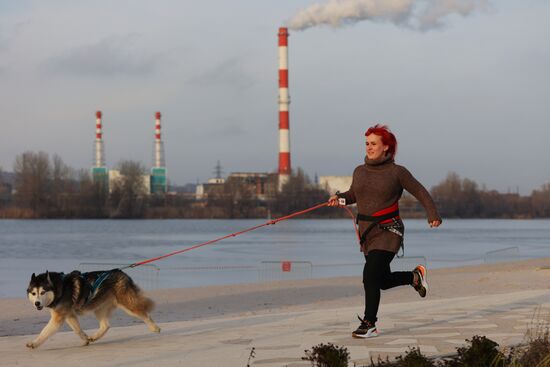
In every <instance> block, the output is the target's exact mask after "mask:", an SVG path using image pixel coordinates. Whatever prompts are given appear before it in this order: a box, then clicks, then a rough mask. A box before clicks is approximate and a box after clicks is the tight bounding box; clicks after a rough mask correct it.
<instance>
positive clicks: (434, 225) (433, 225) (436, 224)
mask: <svg viewBox="0 0 550 367" xmlns="http://www.w3.org/2000/svg"><path fill="white" fill-rule="evenodd" d="M428 223H429V224H430V227H431V228H437V227H439V226H440V225H441V221H440V220H438V219H436V220H432V221H431V222H428Z"/></svg>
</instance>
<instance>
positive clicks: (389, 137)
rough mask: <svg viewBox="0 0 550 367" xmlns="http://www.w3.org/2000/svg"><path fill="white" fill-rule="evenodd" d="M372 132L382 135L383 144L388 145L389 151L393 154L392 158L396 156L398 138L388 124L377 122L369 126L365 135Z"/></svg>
mask: <svg viewBox="0 0 550 367" xmlns="http://www.w3.org/2000/svg"><path fill="white" fill-rule="evenodd" d="M370 134H375V135H378V136H380V137H381V138H382V144H384V145H387V146H388V153H389V154H391V156H392V158H394V157H395V154H396V153H397V139H396V138H395V135H393V133H392V132H391V130H390V128H389V127H388V126H387V125H381V124H376V125H374V126H371V127H369V129H368V130H367V132H366V133H365V136H369V135H370Z"/></svg>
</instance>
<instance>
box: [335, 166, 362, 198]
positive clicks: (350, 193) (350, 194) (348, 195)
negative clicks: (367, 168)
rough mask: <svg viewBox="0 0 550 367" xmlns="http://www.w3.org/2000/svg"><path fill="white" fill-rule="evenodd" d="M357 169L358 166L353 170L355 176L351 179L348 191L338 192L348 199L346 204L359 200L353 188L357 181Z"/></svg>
mask: <svg viewBox="0 0 550 367" xmlns="http://www.w3.org/2000/svg"><path fill="white" fill-rule="evenodd" d="M356 171H357V168H356V169H355V170H354V171H353V177H352V179H351V186H350V187H349V190H348V191H346V192H339V193H337V194H336V196H338V197H339V198H344V199H346V205H351V204H355V203H356V202H357V199H356V198H355V191H354V190H353V183H354V182H355V172H356Z"/></svg>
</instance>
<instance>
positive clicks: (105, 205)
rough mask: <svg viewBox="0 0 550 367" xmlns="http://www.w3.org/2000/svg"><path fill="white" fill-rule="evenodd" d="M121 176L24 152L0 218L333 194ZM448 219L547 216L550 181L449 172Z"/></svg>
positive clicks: (165, 210)
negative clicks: (149, 183) (521, 184)
mask: <svg viewBox="0 0 550 367" xmlns="http://www.w3.org/2000/svg"><path fill="white" fill-rule="evenodd" d="M117 168H118V169H119V171H120V172H121V179H119V180H117V181H116V184H114V185H113V186H112V187H110V188H109V189H107V188H105V187H104V186H101V185H100V184H99V183H97V182H94V181H93V180H92V177H91V175H90V172H89V171H88V170H75V169H73V168H71V167H69V166H67V165H66V164H65V163H64V162H63V160H62V159H61V158H60V157H59V156H57V155H54V156H53V157H52V158H51V159H50V157H49V156H48V154H46V153H44V152H38V153H35V152H25V153H23V154H21V155H19V156H17V157H16V160H15V163H14V165H13V173H12V174H2V169H1V168H0V219H261V218H277V217H281V216H284V215H288V214H290V213H292V212H296V211H299V210H303V209H305V208H309V207H311V206H314V205H317V204H319V203H322V202H324V201H326V200H327V199H328V198H329V196H330V195H331V194H333V193H331V192H328V191H327V190H325V189H324V188H322V187H320V186H319V185H318V184H316V183H313V182H312V180H311V179H310V178H309V177H308V176H307V175H306V174H305V173H304V171H303V170H302V169H300V168H298V169H297V170H295V171H294V172H293V174H292V176H291V178H290V180H289V182H288V183H287V184H286V185H285V186H283V188H282V190H281V191H280V192H276V193H274V194H273V195H270V196H269V197H267V198H266V197H263V198H261V199H260V198H258V197H257V196H255V194H254V192H253V189H251V188H250V186H245V185H241V186H239V185H235V184H225V185H223V186H222V187H221V189H220V190H217V191H215V192H213V193H211V194H210V195H207V196H206V197H204V198H202V199H201V200H197V199H196V197H195V194H194V192H193V191H191V192H190V191H189V190H187V191H186V190H181V188H173V189H174V190H169V192H168V193H164V194H147V193H146V189H145V185H144V182H143V175H144V174H145V172H146V170H145V167H143V165H142V164H141V163H138V162H134V161H122V162H120V163H119V165H118V167H117ZM429 191H430V193H431V194H432V196H433V198H434V200H435V202H436V204H437V207H438V208H439V210H440V213H441V215H442V216H443V217H444V218H492V219H533V218H550V183H546V184H543V185H542V186H541V187H540V188H539V189H537V190H533V192H532V193H531V194H530V195H528V196H522V195H520V194H519V193H501V192H498V191H496V190H489V189H487V188H486V187H484V186H480V185H479V184H478V183H476V182H475V181H472V180H470V179H468V178H461V177H460V176H459V175H458V174H457V173H454V172H451V173H449V174H448V175H447V177H446V178H445V179H444V180H442V181H441V182H440V183H439V184H437V185H435V186H433V187H431V188H429ZM400 211H401V215H402V216H403V217H405V218H424V217H425V213H424V210H423V208H422V207H421V206H420V204H419V203H418V202H417V201H416V199H414V198H413V197H412V196H411V195H409V194H407V193H406V192H405V193H404V195H403V197H402V198H401V200H400ZM344 217H347V213H346V212H345V211H343V210H340V209H337V208H321V209H319V210H316V211H315V212H311V213H308V214H307V215H304V216H300V218H344Z"/></svg>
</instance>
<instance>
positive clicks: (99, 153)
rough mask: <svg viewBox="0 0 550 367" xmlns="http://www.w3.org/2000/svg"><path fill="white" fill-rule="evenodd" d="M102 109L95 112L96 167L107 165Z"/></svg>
mask: <svg viewBox="0 0 550 367" xmlns="http://www.w3.org/2000/svg"><path fill="white" fill-rule="evenodd" d="M101 116H102V115H101V111H97V112H96V113H95V117H96V122H95V154H94V167H105V154H104V150H103V126H102V124H101Z"/></svg>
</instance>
